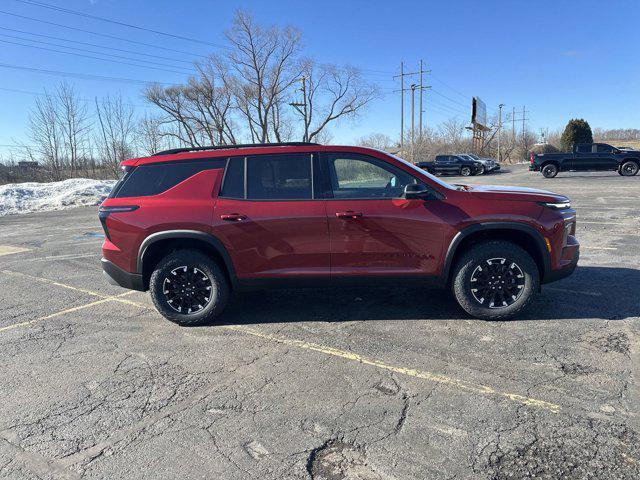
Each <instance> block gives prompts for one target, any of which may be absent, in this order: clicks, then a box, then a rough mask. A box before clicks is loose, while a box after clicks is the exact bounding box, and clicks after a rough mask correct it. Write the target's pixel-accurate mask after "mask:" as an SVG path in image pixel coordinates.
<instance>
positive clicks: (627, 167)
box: [620, 160, 638, 177]
mask: <svg viewBox="0 0 640 480" xmlns="http://www.w3.org/2000/svg"><path fill="white" fill-rule="evenodd" d="M637 174H638V164H637V163H636V162H634V161H633V160H627V161H626V162H624V163H623V164H622V165H621V166H620V175H622V176H624V177H632V176H634V175H637Z"/></svg>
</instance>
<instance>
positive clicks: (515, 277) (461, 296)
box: [452, 241, 540, 320]
mask: <svg viewBox="0 0 640 480" xmlns="http://www.w3.org/2000/svg"><path fill="white" fill-rule="evenodd" d="M539 281H540V280H539V272H538V267H537V265H536V263H535V262H534V260H533V258H531V255H529V254H528V253H527V252H525V251H524V250H523V249H522V248H520V247H519V246H518V245H515V244H513V243H510V242H502V241H490V242H485V243H481V244H478V245H476V246H474V247H472V248H471V249H470V250H469V251H468V252H466V253H465V254H464V255H463V256H462V258H460V259H459V261H458V262H457V264H456V266H455V270H454V272H453V282H452V289H453V294H454V295H455V297H456V300H457V301H458V303H459V304H460V306H461V307H462V308H463V309H464V310H465V311H466V312H467V313H468V314H470V315H472V316H474V317H476V318H482V319H485V320H505V319H508V318H511V317H513V316H515V315H518V314H519V313H521V312H522V311H523V310H525V308H527V306H529V304H530V303H531V301H532V300H533V296H534V294H535V292H536V291H537V290H538V284H539Z"/></svg>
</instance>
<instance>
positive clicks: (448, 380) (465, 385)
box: [224, 325, 562, 413]
mask: <svg viewBox="0 0 640 480" xmlns="http://www.w3.org/2000/svg"><path fill="white" fill-rule="evenodd" d="M224 328H226V329H228V330H234V331H237V332H240V333H244V334H247V335H252V336H254V337H259V338H263V339H265V340H270V341H273V342H276V343H281V344H284V345H288V346H294V347H298V348H302V349H305V350H313V351H315V352H320V353H324V354H325V355H332V356H334V357H341V358H345V359H347V360H351V361H355V362H358V363H361V364H363V365H370V366H373V367H377V368H381V369H383V370H389V371H391V372H394V373H399V374H401V375H408V376H410V377H415V378H421V379H423V380H429V381H432V382H437V383H442V384H445V385H448V386H450V387H454V388H457V389H459V390H464V391H467V392H472V393H477V394H481V395H490V396H498V397H503V398H507V399H509V400H511V401H513V402H517V403H521V404H524V405H529V406H532V407H536V408H542V409H545V410H549V411H551V412H554V413H557V412H559V411H560V409H561V408H562V407H561V406H560V405H557V404H555V403H549V402H545V401H544V400H538V399H536V398H531V397H525V396H523V395H518V394H516V393H509V392H501V391H498V390H495V389H494V388H492V387H489V386H486V385H480V384H475V383H470V382H465V381H463V380H458V379H456V378H452V377H447V376H445V375H440V374H437V373H431V372H427V371H425V370H417V369H413V368H405V367H398V366H394V365H388V364H386V363H384V362H382V361H381V360H376V359H374V358H368V357H364V356H362V355H359V354H357V353H353V352H349V351H347V350H340V349H337V348H333V347H328V346H325V345H320V344H317V343H311V342H305V341H302V340H293V339H290V338H286V337H283V336H280V335H274V334H271V333H264V332H261V331H259V330H256V329H253V328H250V327H245V326H241V325H227V326H225V327H224Z"/></svg>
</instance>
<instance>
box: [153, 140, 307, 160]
mask: <svg viewBox="0 0 640 480" xmlns="http://www.w3.org/2000/svg"><path fill="white" fill-rule="evenodd" d="M306 145H320V144H319V143H314V142H283V143H239V144H236V145H210V146H206V147H186V148H173V149H171V150H163V151H161V152H156V153H154V154H153V156H154V157H156V156H158V155H173V154H175V153H186V152H202V151H205V150H226V149H230V148H248V147H303V146H306Z"/></svg>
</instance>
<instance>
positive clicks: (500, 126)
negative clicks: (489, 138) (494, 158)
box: [498, 103, 504, 163]
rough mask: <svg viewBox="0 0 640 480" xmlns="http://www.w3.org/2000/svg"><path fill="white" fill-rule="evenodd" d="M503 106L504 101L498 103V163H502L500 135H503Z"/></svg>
mask: <svg viewBox="0 0 640 480" xmlns="http://www.w3.org/2000/svg"><path fill="white" fill-rule="evenodd" d="M502 107H504V103H501V104H500V105H498V163H500V160H501V159H502V158H501V154H500V153H501V152H500V137H501V136H502Z"/></svg>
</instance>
